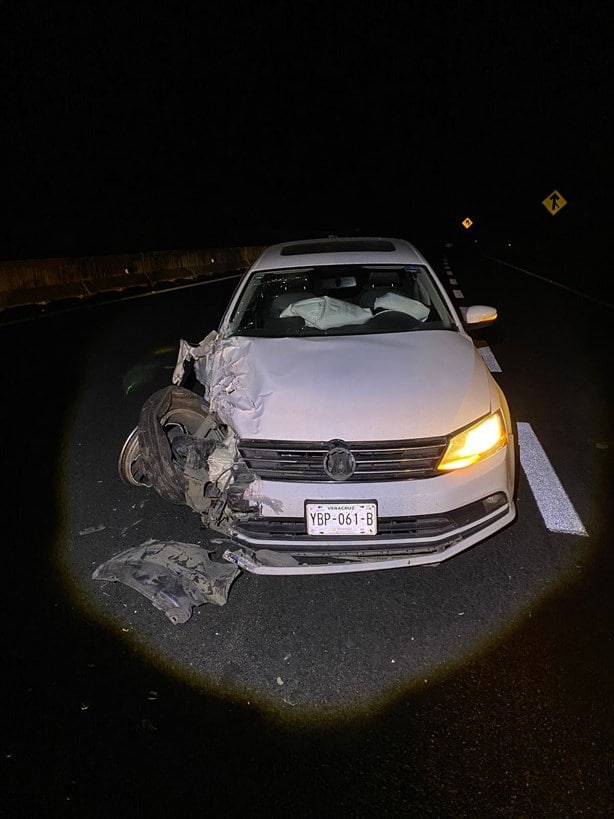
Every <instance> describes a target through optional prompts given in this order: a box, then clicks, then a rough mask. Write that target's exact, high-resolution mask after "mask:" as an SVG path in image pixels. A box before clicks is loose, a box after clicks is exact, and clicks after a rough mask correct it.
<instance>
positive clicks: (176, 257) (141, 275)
mask: <svg viewBox="0 0 614 819" xmlns="http://www.w3.org/2000/svg"><path fill="white" fill-rule="evenodd" d="M263 249H264V248H263V247H261V246H257V245H253V246H248V247H230V248H228V247H226V248H219V247H218V248H207V249H204V250H163V251H153V252H147V253H126V254H116V255H110V256H87V257H81V258H66V259H28V260H18V261H8V262H0V310H4V309H6V308H8V307H22V306H27V305H32V304H47V303H49V302H52V301H56V300H59V299H71V298H72V299H74V298H77V299H81V298H87V297H88V296H92V295H94V294H96V293H105V292H112V291H123V290H128V289H130V288H150V289H151V288H155V287H156V286H157V285H158V284H161V283H164V282H173V281H178V280H179V281H189V280H192V279H197V278H200V277H201V276H213V275H220V274H222V275H223V274H224V273H229V272H234V271H236V270H241V269H244V268H247V267H249V265H250V264H251V263H252V262H253V261H254V260H255V259H256V258H257V257H258V256H259V255H260V253H261V252H262V250H263Z"/></svg>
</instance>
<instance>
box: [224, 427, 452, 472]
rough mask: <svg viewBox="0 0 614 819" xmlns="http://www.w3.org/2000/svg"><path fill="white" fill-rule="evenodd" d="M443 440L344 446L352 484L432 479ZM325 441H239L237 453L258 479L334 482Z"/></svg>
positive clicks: (361, 443) (440, 454)
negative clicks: (351, 459)
mask: <svg viewBox="0 0 614 819" xmlns="http://www.w3.org/2000/svg"><path fill="white" fill-rule="evenodd" d="M446 444H447V439H446V438H443V437H442V438H425V439H422V440H414V441H355V442H353V443H348V444H346V446H347V447H348V448H349V449H350V450H351V452H352V454H353V455H354V458H355V459H356V470H355V472H354V474H353V475H352V477H351V478H349V479H348V480H349V481H351V482H353V483H361V482H362V483H371V482H372V481H402V480H411V479H415V478H432V477H434V476H435V475H438V474H439V473H438V472H437V471H436V467H437V464H438V463H439V460H440V459H441V456H442V455H443V451H444V449H445V447H446ZM330 446H331V445H330V444H329V443H328V442H326V441H316V442H312V441H267V440H246V439H244V440H242V441H241V442H240V444H239V452H240V454H241V457H242V458H243V460H244V461H245V463H246V464H247V466H248V467H249V468H250V469H251V470H252V471H253V472H255V473H256V475H258V476H259V477H260V478H264V479H267V480H272V481H308V482H309V481H319V482H325V483H334V481H332V480H331V478H329V476H328V475H327V474H326V472H325V471H324V457H325V455H326V453H327V452H328V451H329V449H330Z"/></svg>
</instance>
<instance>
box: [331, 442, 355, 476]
mask: <svg viewBox="0 0 614 819" xmlns="http://www.w3.org/2000/svg"><path fill="white" fill-rule="evenodd" d="M331 443H334V445H333V446H332V448H331V449H329V451H328V452H327V453H326V455H325V456H324V471H325V472H326V474H327V475H328V477H329V478H332V479H333V480H334V481H347V480H349V478H351V477H352V475H353V474H354V470H355V469H356V458H354V456H353V455H352V453H351V452H350V450H349V449H348V448H347V447H346V446H345V445H342V446H338V445H337V443H338V442H337V441H334V442H331Z"/></svg>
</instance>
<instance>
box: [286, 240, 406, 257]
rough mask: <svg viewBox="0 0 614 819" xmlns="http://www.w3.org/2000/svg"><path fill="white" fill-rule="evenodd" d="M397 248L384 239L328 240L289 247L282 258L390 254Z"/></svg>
mask: <svg viewBox="0 0 614 819" xmlns="http://www.w3.org/2000/svg"><path fill="white" fill-rule="evenodd" d="M395 249H396V248H395V246H394V245H393V243H392V242H387V241H385V240H384V239H328V240H326V241H323V242H309V243H305V244H302V245H289V246H288V247H284V249H283V250H282V251H281V255H282V256H305V255H308V254H310V253H373V252H375V253H390V252H391V251H394V250H395Z"/></svg>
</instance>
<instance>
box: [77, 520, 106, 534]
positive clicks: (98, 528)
mask: <svg viewBox="0 0 614 819" xmlns="http://www.w3.org/2000/svg"><path fill="white" fill-rule="evenodd" d="M106 528H107V527H106V526H105V525H104V524H103V523H99V524H98V526H88V527H87V529H81V531H80V532H79V534H80V535H93V534H94V532H103V531H104V530H105V529H106Z"/></svg>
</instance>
